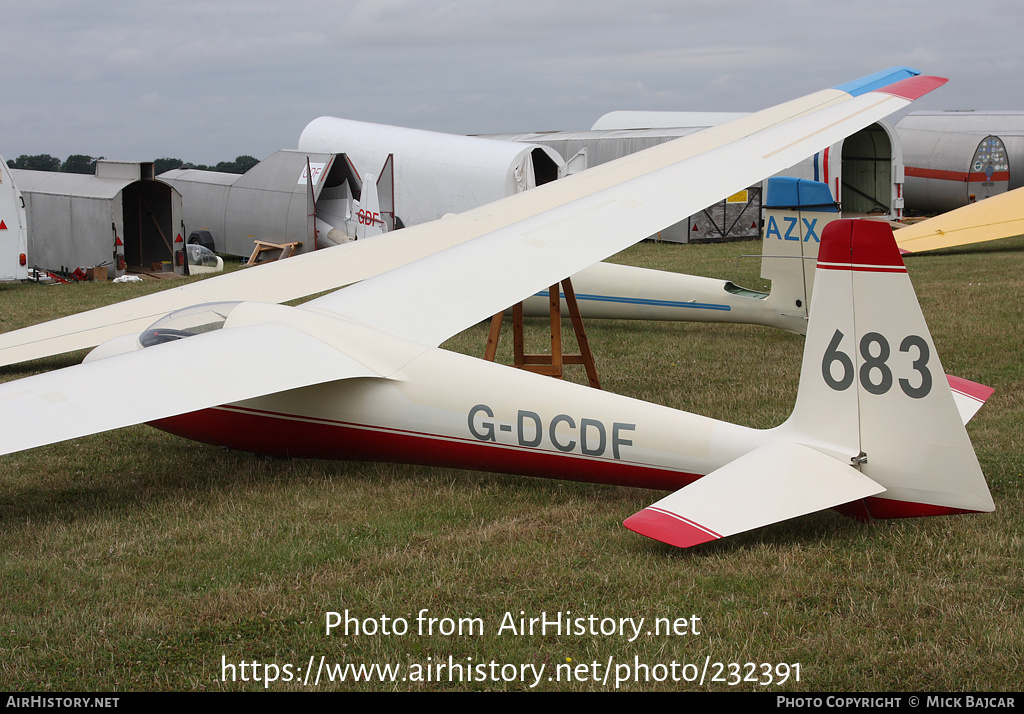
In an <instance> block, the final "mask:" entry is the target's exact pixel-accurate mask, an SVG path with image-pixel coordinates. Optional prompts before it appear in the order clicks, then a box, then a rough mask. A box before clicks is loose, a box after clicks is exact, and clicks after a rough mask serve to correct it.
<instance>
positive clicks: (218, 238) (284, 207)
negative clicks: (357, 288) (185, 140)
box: [160, 150, 394, 256]
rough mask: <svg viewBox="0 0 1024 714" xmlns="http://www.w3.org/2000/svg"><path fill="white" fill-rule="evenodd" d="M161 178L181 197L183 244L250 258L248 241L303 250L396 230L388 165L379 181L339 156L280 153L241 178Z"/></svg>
mask: <svg viewBox="0 0 1024 714" xmlns="http://www.w3.org/2000/svg"><path fill="white" fill-rule="evenodd" d="M385 158H386V157H385ZM377 166H381V164H377ZM160 178H161V180H163V181H166V182H167V183H168V184H170V185H171V186H174V187H175V188H176V189H177V190H178V191H180V192H181V195H182V208H183V212H184V224H185V231H186V235H187V236H188V242H189V243H201V244H203V245H206V247H207V248H210V249H211V250H216V251H217V252H220V253H227V254H229V255H241V256H248V255H250V254H251V253H252V252H253V247H254V241H264V242H267V243H274V244H278V245H280V244H285V243H295V244H297V245H296V249H295V251H294V252H296V253H303V252H306V251H309V250H313V249H314V248H315V247H321V248H323V247H328V246H330V245H336V244H338V243H344V242H347V241H348V240H353V239H355V238H357V237H363V236H365V235H366V231H367V230H372V231H374V232H382V231H387V230H391V229H393V228H394V212H393V209H392V208H391V205H392V198H391V195H392V194H391V187H390V183H391V181H392V177H391V171H390V166H389V165H388V164H387V163H386V162H385V163H384V165H383V166H382V167H381V173H380V175H379V177H378V176H374V175H373V174H366V175H364V176H360V174H359V172H358V171H357V170H356V168H355V166H354V165H353V164H352V162H351V160H350V159H349V158H348V157H346V156H345V154H336V153H316V152H305V151H290V150H281V151H278V152H276V153H274V154H273V155H271V156H269V157H268V158H266V159H264V160H263V161H261V162H259V163H258V164H256V165H255V166H253V167H252V168H251V169H249V170H248V171H246V172H245V173H244V174H231V173H223V172H218V171H200V170H198V169H174V170H173V171H167V172H166V173H162V174H160ZM367 179H369V180H367ZM378 195H379V196H380V200H379V202H378ZM368 209H369V212H368Z"/></svg>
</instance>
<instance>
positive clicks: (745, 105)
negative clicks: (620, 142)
mask: <svg viewBox="0 0 1024 714" xmlns="http://www.w3.org/2000/svg"><path fill="white" fill-rule="evenodd" d="M0 7H3V8H4V29H5V32H4V42H3V44H2V50H0V52H2V53H3V57H4V60H5V61H4V62H3V63H2V64H0V72H2V75H3V87H4V89H5V92H4V97H5V101H4V102H3V103H2V105H0V126H2V133H0V135H2V137H3V141H2V142H0V152H2V153H3V154H4V156H5V157H6V158H8V159H10V158H14V157H16V156H18V155H20V154H40V153H49V154H52V155H54V156H56V157H58V158H60V159H64V158H66V157H67V156H68V155H69V154H72V153H75V154H88V155H91V156H105V157H107V158H111V159H123V160H139V161H143V160H153V159H156V158H159V157H165V156H167V157H176V158H180V159H184V160H186V161H192V162H194V163H208V164H214V163H217V162H218V161H225V160H232V159H234V158H235V157H236V156H238V155H240V154H251V155H253V156H255V157H256V158H259V159H263V158H265V157H267V156H269V155H270V154H272V153H273V152H274V151H276V150H278V149H290V148H295V147H296V144H297V142H298V138H299V134H300V133H301V132H302V129H303V127H305V125H306V124H307V123H308V122H309V121H311V120H312V119H314V118H316V117H318V116H322V115H330V116H340V117H346V118H350V119H360V120H364V121H373V122H381V123H386V124H397V125H400V126H410V127H417V128H422V129H431V130H435V131H446V132H452V133H462V134H466V133H474V134H475V133H499V132H513V131H536V130H548V129H552V130H553V129H562V130H571V129H586V128H589V127H590V126H591V124H593V122H594V121H595V120H596V119H597V118H598V117H599V116H601V115H602V114H604V113H606V112H608V111H612V110H619V109H656V110H681V111H753V110H756V109H760V108H763V107H765V106H768V105H771V104H776V103H778V102H780V101H783V100H786V99H791V98H793V97H796V96H800V95H803V94H807V93H809V92H812V91H815V90H817V89H821V88H823V87H828V86H833V85H836V84H840V83H842V82H845V81H847V80H850V79H853V78H856V77H859V76H861V75H864V74H869V73H871V72H874V71H876V70H879V69H883V68H886V67H889V66H892V65H907V66H911V67H915V68H917V69H920V70H922V71H923V72H924V73H926V74H936V75H940V76H944V77H948V78H949V80H950V81H949V83H948V84H947V85H946V86H945V87H943V88H941V89H939V90H937V91H935V92H934V93H933V94H932V95H930V96H929V97H925V98H924V99H922V100H921V101H919V102H917V103H916V104H915V107H914V108H915V109H917V108H920V109H965V108H975V109H1021V110H1024V49H1022V44H1021V39H1020V33H1021V30H1022V28H1024V22H1022V20H1024V3H1022V2H1020V0H974V2H964V1H963V0H957V1H956V2H953V1H952V0H902V1H900V2H896V1H893V0H884V1H879V0H858V1H849V2H847V1H846V0H841V1H840V0H818V1H817V2H804V1H798V0H770V1H766V0H762V1H761V2H757V3H753V2H739V1H734V0H707V1H705V0H674V1H673V0H629V1H628V2H618V1H613V0H497V1H491V0H477V1H473V0H335V1H333V2H328V1H326V0H302V2H288V3H284V2H281V1H280V0H273V1H271V0H217V1H214V0H208V1H206V2H201V1H193V0H185V1H177V0H162V1H160V2H154V1H150V0H103V1H102V2H85V1H81V2H77V1H72V0H31V1H30V2H27V1H24V0H19V1H18V2H12V1H11V0H0Z"/></svg>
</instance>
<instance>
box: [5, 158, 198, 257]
mask: <svg viewBox="0 0 1024 714" xmlns="http://www.w3.org/2000/svg"><path fill="white" fill-rule="evenodd" d="M11 173H12V175H13V176H14V178H15V180H16V181H17V182H18V186H19V187H20V188H21V191H22V194H23V195H24V197H25V210H26V213H27V218H28V236H29V238H28V243H29V254H30V256H31V263H32V265H35V266H39V267H41V268H46V269H50V270H55V269H58V268H60V267H61V266H65V267H69V268H76V267H91V266H97V265H106V266H108V275H109V276H110V277H117V276H120V275H123V274H124V273H125V272H126V269H127V268H128V266H133V267H136V266H138V267H141V268H144V269H146V270H152V269H154V267H158V268H159V269H161V270H173V269H175V268H177V269H178V270H179V271H183V270H184V268H183V265H184V252H183V251H184V240H183V238H182V236H181V231H182V224H181V195H180V194H179V193H178V192H177V191H175V190H174V189H173V188H172V187H171V186H169V185H168V184H166V183H164V182H162V181H158V180H155V179H154V178H153V164H152V162H142V163H136V162H119V161H98V162H97V164H96V175H95V176H90V175H88V174H69V173H58V172H49V171H26V170H14V169H12V170H11ZM177 251H182V253H181V262H182V265H180V266H179V265H177V263H178V262H179V261H178V260H176V257H175V253H176V252H177Z"/></svg>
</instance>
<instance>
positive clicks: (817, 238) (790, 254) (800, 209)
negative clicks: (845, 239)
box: [761, 177, 839, 319]
mask: <svg viewBox="0 0 1024 714" xmlns="http://www.w3.org/2000/svg"><path fill="white" fill-rule="evenodd" d="M764 206H765V223H764V241H763V243H762V250H761V253H762V257H761V277H762V278H764V279H766V280H770V281H771V282H772V292H771V297H770V299H771V300H772V302H773V303H775V304H776V305H778V306H779V309H780V310H784V311H786V313H787V314H795V315H800V316H801V317H803V318H805V319H806V318H807V315H808V313H809V311H810V303H811V293H812V291H811V288H812V284H813V282H814V261H815V259H816V258H817V257H818V246H819V244H820V242H821V234H822V231H823V230H824V228H825V226H826V225H828V224H829V223H830V222H832V221H834V220H836V219H838V218H839V209H838V206H837V204H836V202H835V199H833V198H832V192H831V191H830V190H829V187H828V186H827V185H826V184H823V183H821V182H819V181H811V180H809V179H797V178H790V177H775V178H771V179H768V185H767V188H766V189H765V201H764Z"/></svg>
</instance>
